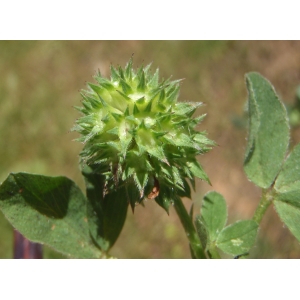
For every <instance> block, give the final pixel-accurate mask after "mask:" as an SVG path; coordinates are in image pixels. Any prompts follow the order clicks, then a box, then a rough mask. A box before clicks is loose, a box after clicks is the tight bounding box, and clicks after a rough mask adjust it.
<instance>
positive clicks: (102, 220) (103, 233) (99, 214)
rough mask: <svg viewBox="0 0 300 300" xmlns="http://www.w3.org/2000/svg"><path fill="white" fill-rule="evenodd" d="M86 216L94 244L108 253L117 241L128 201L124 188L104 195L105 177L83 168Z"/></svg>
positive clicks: (86, 167)
mask: <svg viewBox="0 0 300 300" xmlns="http://www.w3.org/2000/svg"><path fill="white" fill-rule="evenodd" d="M82 174H83V176H84V179H85V183H86V193H87V199H88V201H87V203H86V205H87V216H88V221H89V229H90V233H91V235H92V237H93V239H94V241H95V242H96V244H97V245H98V246H99V247H100V248H101V249H102V250H103V251H108V250H109V249H110V248H111V247H112V246H113V244H114V243H115V241H116V240H117V238H118V236H119V234H120V232H121V230H122V228H123V225H124V222H125V219H126V215H127V208H128V199H127V197H126V194H127V193H126V189H125V187H122V188H119V189H117V190H114V191H110V192H109V193H108V194H105V176H104V175H101V174H98V173H97V172H94V171H93V168H91V167H88V166H85V167H84V168H83V170H82Z"/></svg>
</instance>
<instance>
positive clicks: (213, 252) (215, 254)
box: [208, 246, 221, 259]
mask: <svg viewBox="0 0 300 300" xmlns="http://www.w3.org/2000/svg"><path fill="white" fill-rule="evenodd" d="M208 252H209V254H210V257H211V258H214V259H220V258H221V256H220V254H219V252H218V250H217V248H216V247H215V246H213V247H210V249H209V251H208Z"/></svg>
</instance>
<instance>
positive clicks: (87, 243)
mask: <svg viewBox="0 0 300 300" xmlns="http://www.w3.org/2000/svg"><path fill="white" fill-rule="evenodd" d="M85 202H86V199H85V197H84V195H83V194H82V192H81V190H80V189H79V188H78V187H77V186H76V185H75V183H74V182H72V181H71V180H70V179H68V178H66V177H63V176H59V177H50V176H42V175H34V174H28V173H11V174H10V175H9V176H8V178H7V179H6V180H5V181H4V182H3V184H2V185H1V186H0V209H1V210H2V212H3V213H4V215H5V216H6V218H7V219H8V220H9V221H10V223H11V224H12V225H13V226H14V227H15V228H16V229H17V230H18V231H20V232H21V233H22V234H23V235H24V236H25V237H26V238H28V239H29V240H31V241H33V242H38V243H42V244H46V245H48V246H50V247H51V248H53V249H55V250H57V251H59V252H61V253H63V254H65V255H69V256H71V257H74V258H99V257H101V255H102V253H101V252H100V251H99V249H97V248H96V247H95V245H94V244H93V242H92V241H91V239H90V236H89V228H88V223H87V216H86V208H85Z"/></svg>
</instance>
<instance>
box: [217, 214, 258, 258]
mask: <svg viewBox="0 0 300 300" xmlns="http://www.w3.org/2000/svg"><path fill="white" fill-rule="evenodd" d="M257 231H258V224H257V223H256V222H255V221H253V220H245V221H237V222H235V223H233V224H231V225H229V226H227V227H225V228H224V229H223V230H222V231H221V233H220V234H219V236H218V238H217V241H216V245H217V247H218V248H219V249H221V250H222V251H223V252H225V253H228V254H232V255H241V254H244V253H247V252H248V251H249V250H250V249H251V248H252V246H253V245H254V243H255V240H256V235H257Z"/></svg>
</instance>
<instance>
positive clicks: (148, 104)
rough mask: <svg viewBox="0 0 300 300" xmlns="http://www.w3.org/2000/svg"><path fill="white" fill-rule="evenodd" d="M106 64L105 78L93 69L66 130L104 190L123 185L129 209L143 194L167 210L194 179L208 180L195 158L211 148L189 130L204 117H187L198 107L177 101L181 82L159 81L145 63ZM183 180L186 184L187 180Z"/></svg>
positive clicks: (202, 136)
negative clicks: (108, 74) (77, 135)
mask: <svg viewBox="0 0 300 300" xmlns="http://www.w3.org/2000/svg"><path fill="white" fill-rule="evenodd" d="M132 65H133V60H132V58H131V59H130V60H129V62H128V63H127V65H126V67H125V68H124V69H122V68H121V67H118V68H114V67H113V66H110V70H111V79H110V80H109V79H106V78H104V77H102V76H101V74H100V73H97V74H96V76H95V77H94V78H95V80H96V82H97V83H88V90H83V91H82V94H81V95H82V98H83V101H82V106H83V107H76V109H77V110H78V111H80V112H81V113H82V114H83V116H82V117H80V118H79V119H78V120H77V121H76V124H75V126H74V127H73V129H72V130H75V131H77V132H79V133H80V134H81V137H80V138H78V139H77V140H78V141H80V142H83V143H84V148H83V150H82V152H81V154H80V156H81V158H82V160H83V161H84V162H85V163H86V164H88V165H93V166H94V169H95V170H98V171H97V172H100V173H101V174H103V175H104V176H105V180H106V183H105V186H106V189H107V192H108V193H109V192H110V190H111V191H115V190H117V189H119V188H124V186H125V189H124V191H126V195H124V197H126V199H127V201H128V203H129V204H130V206H131V208H132V211H133V210H134V208H135V205H136V203H140V202H141V201H142V200H143V199H144V198H148V199H154V200H155V201H156V202H157V203H158V204H159V205H160V206H162V207H163V208H164V209H165V210H166V211H167V212H168V209H169V206H170V204H171V202H172V201H173V200H172V199H174V197H190V195H191V188H190V184H191V186H192V187H195V178H200V179H202V180H204V181H207V182H208V183H210V182H209V179H208V177H207V175H206V173H205V172H204V170H203V168H202V167H201V165H200V164H199V162H198V161H197V160H196V156H197V155H198V154H203V153H205V152H207V151H208V150H209V149H211V147H212V146H214V145H215V144H214V142H212V141H211V140H209V139H208V138H207V137H206V133H205V132H199V131H197V130H195V127H196V126H197V125H198V124H199V123H200V122H201V121H202V120H203V118H204V116H205V115H202V116H199V117H196V118H192V115H193V114H194V112H195V111H196V109H197V108H198V107H199V106H201V105H202V103H197V102H183V103H182V102H181V103H180V102H177V98H178V95H179V89H180V85H179V82H180V81H181V80H176V81H171V79H170V78H169V79H167V80H164V81H162V82H159V70H158V69H157V70H156V71H155V73H154V74H151V71H150V65H151V64H149V65H147V66H146V67H143V66H142V67H140V68H139V69H138V70H137V71H135V70H134V69H133V68H132ZM188 180H189V182H190V184H189V183H188Z"/></svg>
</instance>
